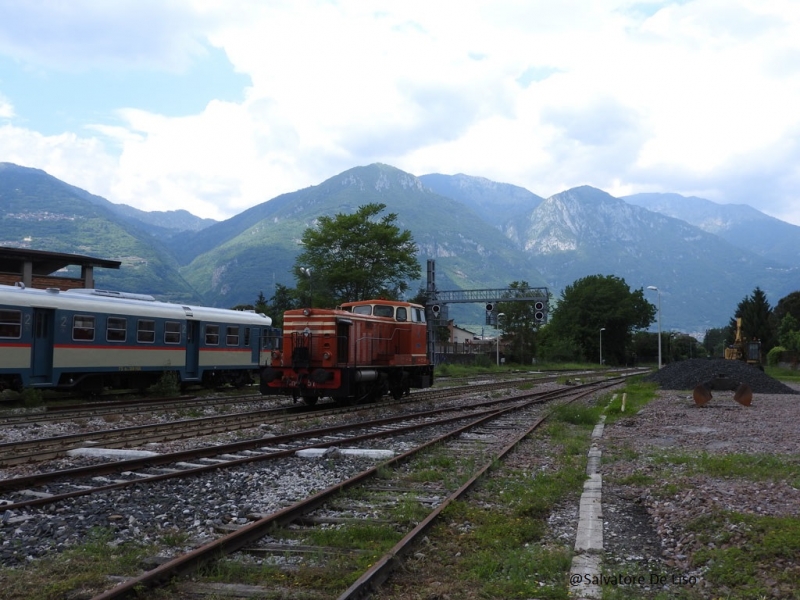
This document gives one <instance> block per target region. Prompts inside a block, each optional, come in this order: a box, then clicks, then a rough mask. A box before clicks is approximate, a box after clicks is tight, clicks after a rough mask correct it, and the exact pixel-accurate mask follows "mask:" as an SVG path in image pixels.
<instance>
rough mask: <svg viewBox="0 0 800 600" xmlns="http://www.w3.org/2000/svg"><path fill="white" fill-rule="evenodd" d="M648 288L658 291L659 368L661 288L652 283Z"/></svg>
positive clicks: (659, 356)
mask: <svg viewBox="0 0 800 600" xmlns="http://www.w3.org/2000/svg"><path fill="white" fill-rule="evenodd" d="M647 289H648V290H655V291H656V293H658V368H659V369H660V368H661V290H660V289H658V288H657V287H656V286H654V285H648V286H647Z"/></svg>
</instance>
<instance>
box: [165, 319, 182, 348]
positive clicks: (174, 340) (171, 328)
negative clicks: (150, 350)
mask: <svg viewBox="0 0 800 600" xmlns="http://www.w3.org/2000/svg"><path fill="white" fill-rule="evenodd" d="M164 343H165V344H180V343H181V323H180V321H166V322H165V323H164Z"/></svg>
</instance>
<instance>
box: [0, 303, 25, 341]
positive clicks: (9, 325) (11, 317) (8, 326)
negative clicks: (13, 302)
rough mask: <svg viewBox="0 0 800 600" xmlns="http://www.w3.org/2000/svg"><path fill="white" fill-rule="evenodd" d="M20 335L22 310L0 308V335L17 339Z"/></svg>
mask: <svg viewBox="0 0 800 600" xmlns="http://www.w3.org/2000/svg"><path fill="white" fill-rule="evenodd" d="M21 336H22V311H21V310H0V337H1V338H11V339H19V338H20V337H21Z"/></svg>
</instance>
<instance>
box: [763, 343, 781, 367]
mask: <svg viewBox="0 0 800 600" xmlns="http://www.w3.org/2000/svg"><path fill="white" fill-rule="evenodd" d="M784 352H786V348H784V347H783V346H775V347H774V348H773V349H772V350H770V351H769V352H768V353H767V364H768V365H769V366H770V367H776V366H778V361H779V360H780V357H781V354H783V353H784Z"/></svg>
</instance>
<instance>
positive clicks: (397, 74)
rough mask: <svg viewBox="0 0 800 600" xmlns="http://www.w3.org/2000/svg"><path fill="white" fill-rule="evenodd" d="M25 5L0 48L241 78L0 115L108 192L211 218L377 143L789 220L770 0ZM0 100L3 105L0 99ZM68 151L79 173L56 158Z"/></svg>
mask: <svg viewBox="0 0 800 600" xmlns="http://www.w3.org/2000/svg"><path fill="white" fill-rule="evenodd" d="M44 6H45V5H44V4H42V3H12V2H5V3H3V2H0V20H2V17H3V16H11V17H13V18H14V19H15V20H16V22H15V26H14V27H11V26H9V27H3V26H2V25H0V53H3V54H6V55H9V56H13V57H15V58H16V59H17V60H21V61H27V62H28V63H30V64H33V65H45V66H47V67H48V68H54V67H59V66H60V67H61V68H69V69H81V68H84V69H101V68H107V67H108V66H109V65H113V66H114V68H115V69H117V68H119V69H122V70H123V71H124V69H141V68H150V69H168V70H169V69H172V70H175V69H181V68H183V67H185V65H186V64H188V63H189V62H190V61H192V60H201V59H202V53H203V49H204V48H205V47H207V45H211V46H214V47H218V48H222V49H223V50H224V51H225V52H226V54H227V56H228V58H229V59H230V61H231V63H232V64H233V65H234V67H235V69H236V70H237V71H239V72H241V73H245V74H247V75H248V76H249V78H250V80H251V81H252V85H251V86H250V87H249V88H248V89H247V90H246V91H245V94H244V98H245V99H244V100H243V101H241V102H223V101H212V102H210V103H209V104H208V105H207V106H206V107H205V109H204V110H202V111H200V112H198V113H197V114H191V115H185V116H182V117H178V118H168V117H166V116H163V115H158V114H154V113H152V112H151V113H148V112H145V111H143V110H140V109H137V107H135V106H133V107H127V108H126V107H119V109H120V110H119V113H118V114H119V117H120V121H119V123H117V124H116V125H113V126H109V125H108V124H107V123H106V124H104V125H100V124H98V123H85V124H84V125H85V127H84V128H83V129H80V130H75V131H74V132H73V133H72V134H71V135H68V136H66V137H51V138H44V137H42V136H39V138H37V136H36V133H35V124H30V128H31V130H30V131H27V130H24V129H21V128H20V124H19V123H16V125H17V127H13V128H11V129H7V130H5V131H3V130H0V154H1V155H2V156H3V157H6V156H7V155H8V154H9V149H10V150H12V151H13V152H11V154H12V155H13V156H16V157H17V160H19V161H20V164H25V165H27V166H36V167H40V168H45V169H46V170H48V171H49V172H51V173H52V174H54V175H56V176H58V177H61V176H62V174H66V175H67V177H63V178H64V179H65V180H67V181H68V182H70V183H73V184H75V185H80V186H81V187H86V188H87V189H88V190H89V191H91V192H93V193H97V194H100V195H104V196H106V197H108V198H109V199H110V200H112V201H116V202H125V203H128V204H132V205H134V206H137V207H140V208H144V209H146V210H163V209H167V208H185V209H187V210H190V211H192V212H194V213H195V214H198V215H201V216H211V217H215V218H220V219H221V218H226V217H229V216H232V215H233V214H236V213H238V212H241V211H242V210H244V209H246V208H248V207H249V206H252V205H254V204H256V203H259V202H263V201H265V200H268V199H270V198H272V197H274V196H277V195H279V194H281V193H284V192H290V191H294V190H296V189H300V188H303V187H306V186H308V185H314V184H317V183H319V182H321V181H322V180H324V179H325V178H327V177H330V176H333V175H335V174H337V173H339V172H341V171H343V170H345V169H347V168H350V167H353V166H356V165H363V164H369V163H372V162H378V161H380V162H385V163H389V164H393V165H395V166H397V167H399V168H402V169H405V170H408V171H410V172H412V173H415V174H423V173H429V172H441V173H456V172H462V173H467V174H471V175H481V176H485V177H489V178H491V179H495V180H498V181H503V182H508V183H514V184H517V185H522V186H525V187H527V188H528V189H530V190H531V191H533V192H535V193H538V194H541V195H550V194H554V193H557V192H559V191H562V190H563V189H566V188H568V187H571V186H574V185H582V184H587V183H588V184H590V185H595V186H597V187H601V188H603V189H606V190H607V191H609V192H611V193H616V191H617V190H622V191H624V193H635V192H637V191H644V190H648V191H650V190H654V189H662V190H663V191H674V192H678V193H691V192H692V191H695V190H706V191H707V192H708V194H707V196H708V197H711V196H714V197H711V198H710V199H713V200H716V201H722V202H725V201H737V202H748V200H747V199H745V198H750V200H749V202H748V203H750V204H752V205H753V206H755V207H756V208H759V209H760V210H763V211H764V212H767V213H768V214H774V215H775V216H779V217H780V218H784V219H788V220H791V221H792V222H794V223H797V224H800V212H798V211H800V209H795V208H793V207H794V205H795V204H796V202H795V198H796V195H795V194H796V192H795V191H794V190H796V189H797V186H796V184H797V183H798V179H799V177H798V172H797V167H795V165H796V164H797V156H796V154H797V149H796V146H795V142H794V140H795V139H796V135H795V134H796V132H797V131H800V114H799V113H798V112H797V110H796V106H798V105H799V104H800V3H796V2H793V1H791V0H763V1H758V2H757V1H755V0H693V1H689V2H681V3H672V2H663V3H650V4H642V3H636V2H627V1H622V0H618V1H613V2H602V3H597V2H589V1H580V0H572V1H568V2H559V3H553V2H550V1H545V0H538V1H531V0H518V1H515V2H504V3H489V2H481V1H478V0H467V1H462V2H458V3H456V2H447V1H444V2H435V3H431V2H424V3H423V2H421V1H418V0H412V1H409V2H403V3H397V2H389V1H388V0H382V1H375V2H361V1H357V0H344V1H340V2H333V1H322V0H320V1H317V2H315V1H305V2H302V1H301V2H289V1H286V2H270V3H261V2H246V1H241V2H233V3H232V2H222V1H221V0H219V1H212V0H198V1H197V2H189V1H188V0H187V1H185V2H171V3H162V2H155V1H153V2H142V1H136V2H134V1H129V2H120V3H114V4H113V5H108V4H106V3H96V2H89V1H88V0H86V1H85V2H81V3H79V4H75V3H69V4H66V5H64V6H63V7H60V8H58V9H57V10H47V9H45V8H43V7H44ZM47 6H48V7H51V8H52V6H51V5H50V4H48V5H47ZM110 6H111V7H113V8H109V7H110ZM2 90H3V83H2V80H0V93H2ZM15 104H18V102H17V101H16V100H15ZM8 107H10V108H8ZM0 117H4V118H7V119H13V118H14V107H12V106H11V104H10V102H8V101H7V102H6V103H5V104H4V103H3V99H2V97H1V96H0ZM12 122H13V121H12ZM21 140H24V141H21ZM29 140H34V141H35V142H36V143H33V144H32V145H31V146H30V148H27V149H26V144H27V143H28V141H29ZM48 148H49V150H48ZM73 152H75V153H76V154H75V156H74V157H73V156H72V153H73ZM765 156H769V157H770V159H771V160H770V161H764V160H763V158H764V157H765ZM89 157H91V158H92V159H93V160H94V161H95V162H96V165H97V167H96V168H95V172H94V173H88V172H87V171H86V170H85V169H82V168H73V167H74V166H75V165H76V164H77V165H81V164H83V163H84V162H86V161H88V160H90V159H89ZM4 160H9V159H8V158H4ZM747 165H753V166H752V167H748V166H747ZM48 166H49V167H50V168H48ZM50 169H55V170H50ZM765 172H768V173H769V176H768V177H767V176H764V175H763V173H765ZM733 181H735V182H736V184H735V185H733V184H732V182H733ZM90 184H91V185H90ZM620 193H621V192H620Z"/></svg>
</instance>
